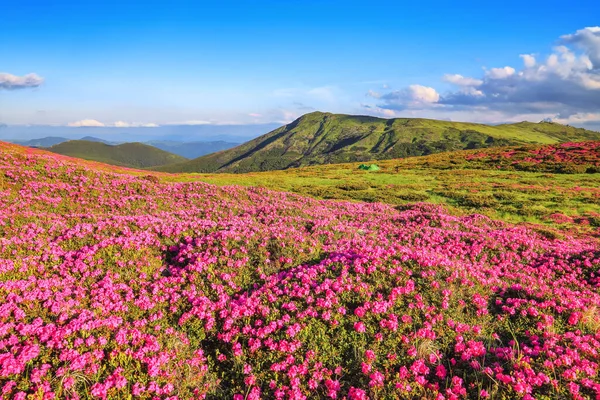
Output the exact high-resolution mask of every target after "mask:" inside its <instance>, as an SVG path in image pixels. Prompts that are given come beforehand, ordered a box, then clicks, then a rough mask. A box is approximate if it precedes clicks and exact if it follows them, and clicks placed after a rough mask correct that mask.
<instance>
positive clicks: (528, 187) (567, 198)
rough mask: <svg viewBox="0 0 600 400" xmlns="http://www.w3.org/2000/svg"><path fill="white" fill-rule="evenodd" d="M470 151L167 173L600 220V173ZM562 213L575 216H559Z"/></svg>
mask: <svg viewBox="0 0 600 400" xmlns="http://www.w3.org/2000/svg"><path fill="white" fill-rule="evenodd" d="M494 151H497V150H489V152H490V153H493V152H494ZM469 154H474V151H463V152H455V153H448V154H439V155H432V156H427V157H415V158H410V159H398V160H387V161H380V162H379V163H378V164H379V165H380V166H381V167H382V170H381V171H373V172H371V171H361V170H359V169H358V168H357V167H358V163H351V164H334V165H323V166H314V167H307V168H299V169H289V170H283V171H269V172H254V173H246V174H179V175H168V176H167V177H166V178H165V179H167V180H171V181H191V180H201V181H204V182H208V183H213V184H217V185H242V186H261V187H266V188H270V189H274V190H280V191H288V192H294V193H299V194H302V195H308V196H311V197H316V198H321V199H337V200H352V201H366V202H383V203H389V204H394V205H398V206H401V205H403V204H407V203H415V202H428V203H434V204H441V205H444V206H445V207H447V208H448V209H449V210H450V211H451V212H453V213H455V214H469V213H479V214H484V215H487V216H489V217H491V218H494V219H500V220H504V221H508V222H513V223H534V224H542V225H546V226H548V227H555V228H561V229H577V230H580V231H586V232H588V233H589V232H590V231H593V230H594V229H595V228H596V227H597V226H598V224H599V222H600V218H599V217H600V174H599V173H582V174H566V173H548V172H539V171H533V172H532V171H520V170H498V169H495V168H496V167H495V166H494V168H492V166H491V165H490V166H488V167H489V168H488V169H483V168H484V166H482V165H480V164H478V163H477V162H473V163H472V164H471V163H470V162H468V161H467V160H466V158H465V157H466V156H467V155H469ZM444 160H445V161H446V162H450V161H452V162H453V163H454V164H447V163H444ZM450 166H451V167H452V169H450ZM506 167H507V168H508V167H511V168H512V165H507V166H506ZM543 167H544V166H543V165H541V166H540V168H543ZM556 214H563V215H564V216H567V217H570V218H572V219H571V220H568V221H567V222H556V221H555V217H556Z"/></svg>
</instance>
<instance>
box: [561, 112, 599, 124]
mask: <svg viewBox="0 0 600 400" xmlns="http://www.w3.org/2000/svg"><path fill="white" fill-rule="evenodd" d="M552 121H554V122H558V123H560V124H576V125H583V124H589V123H600V113H577V114H573V115H570V116H568V117H566V118H562V117H561V116H559V115H558V116H556V117H554V118H552Z"/></svg>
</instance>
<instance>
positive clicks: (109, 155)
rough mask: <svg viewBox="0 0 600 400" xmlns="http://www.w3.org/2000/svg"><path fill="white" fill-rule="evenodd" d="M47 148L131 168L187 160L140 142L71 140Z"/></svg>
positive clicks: (67, 154)
mask: <svg viewBox="0 0 600 400" xmlns="http://www.w3.org/2000/svg"><path fill="white" fill-rule="evenodd" d="M46 150H48V151H51V152H53V153H57V154H62V155H65V156H70V157H77V158H83V159H85V160H91V161H99V162H103V163H106V164H111V165H118V166H121V167H130V168H150V167H157V166H160V165H166V164H174V163H181V162H184V161H186V160H187V158H185V157H181V156H178V155H176V154H172V153H169V152H167V151H164V150H161V149H158V148H156V147H153V146H150V145H147V144H143V143H138V142H135V143H123V144H119V145H110V144H106V143H102V142H94V141H88V140H69V141H68V142H63V143H60V144H57V145H54V146H51V147H49V148H47V149H46Z"/></svg>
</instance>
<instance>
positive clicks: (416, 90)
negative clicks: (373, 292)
mask: <svg viewBox="0 0 600 400" xmlns="http://www.w3.org/2000/svg"><path fill="white" fill-rule="evenodd" d="M371 97H373V96H372V95H371ZM376 98H378V99H380V100H382V101H383V102H384V103H385V105H386V106H382V107H380V108H382V109H390V110H404V109H418V108H423V107H430V106H433V105H435V103H437V102H438V101H439V100H440V94H439V93H438V92H437V91H436V90H435V89H434V88H432V87H429V86H422V85H410V86H408V87H407V88H404V89H402V90H397V91H394V92H390V93H387V94H384V95H380V96H379V97H376Z"/></svg>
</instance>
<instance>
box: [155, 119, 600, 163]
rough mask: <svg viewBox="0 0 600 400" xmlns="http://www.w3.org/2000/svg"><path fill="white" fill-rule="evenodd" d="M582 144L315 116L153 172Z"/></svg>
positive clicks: (566, 134)
mask: <svg viewBox="0 0 600 400" xmlns="http://www.w3.org/2000/svg"><path fill="white" fill-rule="evenodd" d="M583 140H600V133H598V132H593V131H589V130H586V129H583V128H575V127H571V126H565V125H560V124H555V123H549V122H540V123H531V122H519V123H515V124H503V125H496V126H491V125H484V124H474V123H465V122H450V121H438V120H430V119H421V118H395V119H383V118H377V117H370V116H356V115H344V114H331V113H323V112H313V113H310V114H306V115H304V116H302V117H300V118H298V119H297V120H295V121H293V122H292V123H290V124H287V125H284V126H282V127H280V128H278V129H275V130H274V131H271V132H269V133H267V134H265V135H263V136H260V137H258V138H256V139H253V140H251V141H249V142H246V143H244V144H242V145H240V146H237V147H234V148H232V149H228V150H224V151H220V152H217V153H214V154H209V155H206V156H202V157H199V158H196V159H193V160H189V161H185V162H182V163H177V164H172V165H164V166H160V167H156V168H153V169H155V170H158V171H163V172H204V173H207V172H209V173H210V172H232V173H244V172H257V171H269V170H278V169H287V168H294V167H302V166H309V165H320V164H334V163H345V162H357V161H370V160H384V159H393V158H404V157H411V156H420V155H428V154H435V153H441V152H445V151H453V150H462V149H476V148H486V147H497V146H509V145H521V144H554V143H562V142H569V141H583Z"/></svg>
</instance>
